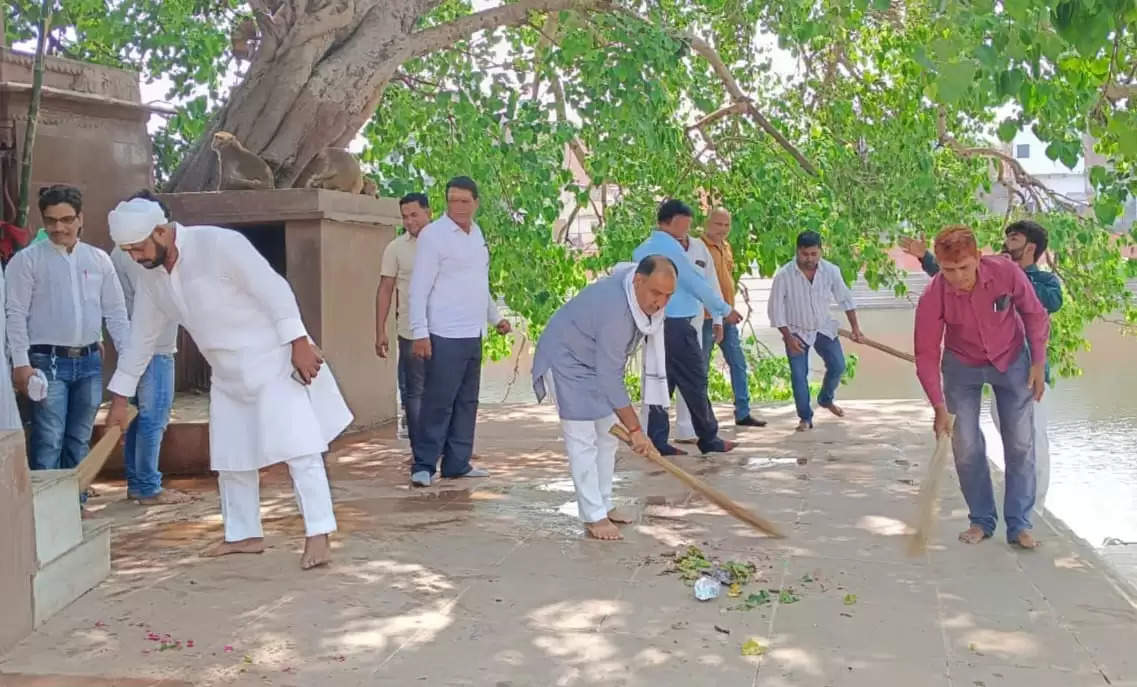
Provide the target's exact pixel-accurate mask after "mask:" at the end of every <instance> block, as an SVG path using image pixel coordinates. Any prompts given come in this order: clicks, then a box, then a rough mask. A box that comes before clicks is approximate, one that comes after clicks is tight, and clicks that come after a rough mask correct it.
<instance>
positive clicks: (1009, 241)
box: [900, 220, 1062, 513]
mask: <svg viewBox="0 0 1137 687" xmlns="http://www.w3.org/2000/svg"><path fill="white" fill-rule="evenodd" d="M900 245H901V247H902V248H904V250H905V251H906V252H907V253H908V254H909V255H911V256H913V257H915V258H917V259H918V260H919V261H920V264H921V266H922V267H923V268H924V271H925V272H927V273H928V276H929V277H934V276H936V273H938V272H939V271H940V266H939V264H938V263H937V262H936V258H935V256H934V255H932V254H931V253H930V252H928V249H927V246H926V245H925V244H924V242H923V241H921V240H918V239H912V238H905V239H901V241H900ZM1046 246H1047V235H1046V229H1044V228H1042V226H1041V225H1040V224H1038V223H1037V222H1032V221H1030V220H1020V221H1018V222H1012V223H1011V224H1009V225H1007V229H1006V231H1005V232H1004V239H1003V253H1002V254H1003V255H1005V256H1007V257H1008V258H1010V259H1011V260H1014V261H1015V262H1016V263H1018V265H1019V267H1021V268H1023V271H1024V272H1026V277H1027V279H1029V280H1030V283H1031V285H1032V286H1034V294H1035V295H1036V296H1038V300H1039V302H1041V303H1042V307H1043V308H1046V312H1047V313H1049V314H1051V315H1053V314H1054V313H1056V312H1058V311H1059V310H1060V309H1061V308H1062V284H1061V283H1060V282H1059V281H1058V277H1057V276H1055V275H1054V273H1052V272H1044V271H1042V270H1040V269H1038V259H1039V258H1040V257H1042V256H1043V255H1044V254H1045V253H1046ZM1046 383H1047V384H1048V385H1049V384H1052V382H1051V379H1050V363H1049V362H1048V363H1047V364H1046ZM1050 393H1053V391H1051V392H1050ZM1050 393H1048V394H1046V395H1044V396H1043V397H1042V398H1040V399H1038V400H1037V401H1036V402H1035V404H1034V466H1035V473H1036V474H1035V480H1036V484H1037V487H1036V489H1035V499H1034V507H1035V510H1037V511H1038V512H1039V513H1041V512H1042V511H1043V510H1045V508H1046V492H1047V491H1049V488H1050V438H1049V437H1048V436H1047V434H1046V415H1047V412H1046V407H1047V405H1049V402H1048V401H1047V399H1048V398H1050ZM991 421H992V422H994V423H995V430H996V431H999V428H1000V424H999V411H998V406H997V404H995V403H992V404H991Z"/></svg>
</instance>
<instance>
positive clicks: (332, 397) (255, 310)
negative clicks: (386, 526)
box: [107, 199, 352, 569]
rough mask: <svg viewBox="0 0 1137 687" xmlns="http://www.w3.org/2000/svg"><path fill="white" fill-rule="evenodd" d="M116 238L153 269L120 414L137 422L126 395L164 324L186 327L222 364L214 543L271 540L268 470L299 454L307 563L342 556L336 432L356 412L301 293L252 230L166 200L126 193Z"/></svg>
mask: <svg viewBox="0 0 1137 687" xmlns="http://www.w3.org/2000/svg"><path fill="white" fill-rule="evenodd" d="M107 220H108V221H107V223H108V224H109V225H110V230H111V238H112V239H113V240H114V242H115V243H116V244H117V245H118V246H119V247H120V248H121V249H122V250H123V252H124V253H126V254H127V255H128V256H130V257H131V258H132V259H133V260H134V261H135V262H137V263H139V264H140V265H142V266H143V267H146V268H147V269H146V271H145V272H144V273H143V274H141V275H140V277H139V280H138V291H137V292H136V294H135V298H134V327H133V331H132V333H131V339H130V344H129V345H128V346H127V348H126V351H125V352H124V353H123V354H122V355H121V356H120V357H119V359H118V369H116V370H115V374H114V377H112V378H111V382H110V385H109V387H108V388H109V389H110V391H111V393H112V394H113V396H112V400H111V408H110V411H109V413H108V415H107V424H108V425H118V426H120V427H122V428H123V429H124V430H125V429H126V403H127V399H128V398H129V397H131V396H133V395H134V393H135V390H136V389H137V388H138V382H139V378H140V377H141V376H142V374H143V372H145V370H146V366H147V365H148V364H149V361H150V359H151V358H152V357H153V356H154V348H155V345H156V344H157V342H158V339H159V338H161V336H162V333H163V332H166V331H168V330H169V327H170V326H171V325H173V324H180V325H181V326H183V327H185V328H186V331H187V332H189V335H190V336H192V337H193V340H194V342H195V343H196V344H197V346H198V348H199V349H200V350H201V354H202V355H203V356H204V357H205V360H206V362H208V363H209V366H210V368H211V369H212V376H211V379H210V392H209V461H210V467H211V468H212V469H213V470H216V471H217V473H218V477H217V484H218V487H219V491H220V493H221V517H222V519H223V520H224V524H225V538H224V541H222V542H219V543H218V544H216V545H214V546H213V547H211V548H209V549H207V550H206V551H205V552H204V553H203V555H206V556H221V555H225V554H232V553H260V552H262V551H264V533H263V531H262V529H261V517H260V484H259V475H258V470H260V469H261V468H263V467H267V466H269V465H273V464H276V463H287V464H288V471H289V473H290V474H291V476H292V485H293V489H294V490H295V492H296V500H297V503H298V504H299V506H300V513H301V515H302V516H303V517H304V529H305V532H306V534H307V539H306V541H305V543H304V553H303V555H302V557H301V559H300V565H301V567H302V568H304V569H308V568H313V567H316V566H319V565H323V564H325V563H327V562H329V561H330V560H331V556H330V550H329V544H328V534H329V533H330V532H334V531H335V529H336V518H335V514H334V513H333V511H332V496H331V490H330V488H329V486H328V476H327V472H326V471H325V468H324V461H323V456H322V455H321V454H323V453H324V452H325V451H327V449H328V443H329V442H330V441H331V440H332V439H334V438H335V437H336V436H337V435H339V433H340V432H342V431H343V430H344V429H345V428H346V427H347V426H348V424H350V423H351V419H352V416H351V411H349V410H348V408H347V405H346V404H345V403H344V401H343V397H342V396H341V395H340V392H339V388H338V387H337V386H336V382H335V379H334V378H333V377H332V372H331V370H323V369H321V368H322V366H323V358H322V356H321V354H320V351H319V349H317V348H316V346H315V344H313V343H312V341H311V340H310V339H309V338H308V333H307V331H306V330H305V328H304V323H303V322H302V321H301V319H300V309H299V307H298V306H297V304H296V297H295V296H294V295H293V293H292V289H290V288H289V286H288V282H286V281H285V280H284V278H283V277H281V276H280V275H279V274H277V272H276V271H275V270H273V268H272V266H271V265H269V263H268V261H267V260H265V259H264V257H263V256H262V255H261V254H260V253H258V252H257V250H256V249H255V248H253V245H252V244H251V243H249V241H248V239H246V238H245V237H244V236H242V235H241V234H239V233H237V232H235V231H232V230H230V229H222V228H220V227H184V226H182V225H180V224H177V223H172V222H170V221H169V220H168V219H167V217H166V215H165V213H163V212H162V209H161V208H160V207H159V206H158V204H157V203H154V202H151V201H147V200H143V199H134V200H130V201H126V202H123V203H119V204H118V207H116V208H115V209H114V210H113V211H112V212H111V213H110V215H109V217H108V218H107Z"/></svg>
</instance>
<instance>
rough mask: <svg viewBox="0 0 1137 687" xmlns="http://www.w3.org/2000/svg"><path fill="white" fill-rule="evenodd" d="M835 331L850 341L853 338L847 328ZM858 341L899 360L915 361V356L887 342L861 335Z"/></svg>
mask: <svg viewBox="0 0 1137 687" xmlns="http://www.w3.org/2000/svg"><path fill="white" fill-rule="evenodd" d="M837 333H838V334H840V335H841V336H843V337H845V338H846V339H849V340H850V341H852V339H853V333H852V332H850V331H849V330H848V329H838V330H837ZM860 343H863V344H864V345H866V346H868V347H869V348H875V349H876V350H878V351H883V352H885V353H887V354H889V355H894V356H896V357H897V358H900V359H901V360H907V361H908V362H910V363H914V362H916V356H914V355H912V354H911V353H907V352H905V351H901V350H900V349H897V348H893V347H892V346H889V345H888V344H882V343H881V342H879V341H873V340H872V339H870V338H868V337H862V339H861V341H860Z"/></svg>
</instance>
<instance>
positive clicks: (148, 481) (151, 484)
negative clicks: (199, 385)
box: [111, 190, 193, 506]
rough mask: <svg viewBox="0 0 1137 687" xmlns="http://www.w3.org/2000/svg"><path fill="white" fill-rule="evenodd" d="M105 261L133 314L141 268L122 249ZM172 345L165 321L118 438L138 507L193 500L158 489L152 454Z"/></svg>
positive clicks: (166, 395)
mask: <svg viewBox="0 0 1137 687" xmlns="http://www.w3.org/2000/svg"><path fill="white" fill-rule="evenodd" d="M134 198H142V199H145V200H150V201H153V202H155V203H157V204H158V207H160V208H162V213H163V214H164V215H165V216H166V217H169V216H170V210H169V208H167V207H166V204H165V203H163V202H162V201H160V200H158V198H156V197H155V196H154V194H153V193H151V192H150V191H148V190H143V191H139V192H138V193H135V194H134V195H133V196H131V199H134ZM111 263H113V264H114V268H115V272H116V273H117V274H118V279H119V282H121V284H122V293H123V295H124V296H125V297H126V310H127V312H129V313H131V315H132V316H133V313H134V294H135V292H136V291H137V290H138V289H137V286H138V280H139V278H140V277H141V276H142V273H143V272H145V269H144V268H143V267H142V266H141V265H139V264H138V263H136V262H135V261H133V260H131V259H130V258H129V257H127V255H126V253H123V252H122V249H121V248H119V247H118V246H115V247H114V248H112V249H111ZM177 350H178V324H177V323H176V322H172V323H170V325H169V326H167V327H166V329H165V330H163V331H162V333H161V334H160V335H159V337H158V340H157V341H155V342H154V356H153V357H152V358H150V362H149V364H147V365H146V371H145V372H143V373H142V377H141V378H140V379H139V380H138V390H137V392H136V395H135V398H134V404H135V405H137V406H138V416H137V417H135V418H134V420H133V421H131V423H130V429H128V430H126V436H125V438H124V439H123V449H122V458H123V467H124V471H125V473H126V497H127V498H128V499H135V500H137V501H138V503H139V504H141V505H143V506H159V505H163V504H170V503H187V502H188V501H191V500H193V499H192V498H191V497H190V496H189V494H185V493H183V492H180V491H176V490H174V489H163V488H162V473H161V471H159V470H158V455H159V453H160V451H161V448H162V437H163V436H164V435H165V433H166V425H167V423H169V421H170V408H171V407H173V405H174V353H176V352H177Z"/></svg>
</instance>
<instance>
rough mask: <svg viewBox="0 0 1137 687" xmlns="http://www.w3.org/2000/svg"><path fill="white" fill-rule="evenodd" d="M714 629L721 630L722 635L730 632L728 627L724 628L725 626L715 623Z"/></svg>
mask: <svg viewBox="0 0 1137 687" xmlns="http://www.w3.org/2000/svg"><path fill="white" fill-rule="evenodd" d="M715 631H716V632H721V633H723V634H724V635H728V634H730V630H729V629H727V628H725V627H723V626H722V625H715Z"/></svg>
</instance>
